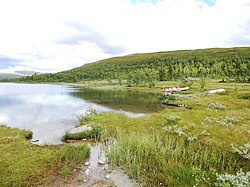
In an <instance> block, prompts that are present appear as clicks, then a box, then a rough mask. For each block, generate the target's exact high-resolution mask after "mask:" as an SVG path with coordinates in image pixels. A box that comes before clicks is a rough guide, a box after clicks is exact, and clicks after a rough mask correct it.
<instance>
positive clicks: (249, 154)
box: [231, 143, 250, 160]
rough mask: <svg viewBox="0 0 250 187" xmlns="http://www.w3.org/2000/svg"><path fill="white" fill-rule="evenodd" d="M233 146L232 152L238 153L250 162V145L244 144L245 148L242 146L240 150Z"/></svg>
mask: <svg viewBox="0 0 250 187" xmlns="http://www.w3.org/2000/svg"><path fill="white" fill-rule="evenodd" d="M231 146H232V152H233V153H237V154H239V155H241V156H242V157H243V158H245V159H247V160H250V152H249V151H250V144H249V143H247V144H244V145H243V146H240V147H239V148H237V147H234V146H233V145H231Z"/></svg>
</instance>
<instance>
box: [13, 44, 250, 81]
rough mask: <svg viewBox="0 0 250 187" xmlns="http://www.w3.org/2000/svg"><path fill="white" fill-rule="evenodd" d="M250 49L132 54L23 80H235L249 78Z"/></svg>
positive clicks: (21, 79)
mask: <svg viewBox="0 0 250 187" xmlns="http://www.w3.org/2000/svg"><path fill="white" fill-rule="evenodd" d="M249 69H250V47H241V48H214V49H200V50H182V51H169V52H156V53H145V54H133V55H127V56H122V57H113V58H109V59H105V60H101V61H98V62H94V63H90V64H85V65H83V66H81V67H78V68H74V69H72V70H68V71H64V72H59V73H56V74H45V75H34V76H31V77H24V78H20V79H18V80H17V81H21V82H22V81H25V82H80V81H86V80H108V81H110V80H117V82H118V83H119V84H122V83H123V81H124V82H125V83H126V84H127V85H133V84H136V85H138V84H144V83H148V82H154V81H156V80H176V79H182V78H185V77H202V76H204V77H210V78H223V79H230V78H234V79H237V80H241V81H246V80H248V79H249V77H250V71H249Z"/></svg>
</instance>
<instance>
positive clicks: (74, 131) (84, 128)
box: [68, 125, 92, 134]
mask: <svg viewBox="0 0 250 187" xmlns="http://www.w3.org/2000/svg"><path fill="white" fill-rule="evenodd" d="M91 130H92V127H90V126H87V125H84V126H80V127H76V128H74V129H71V130H70V131H69V132H68V133H69V134H78V133H81V132H84V131H91Z"/></svg>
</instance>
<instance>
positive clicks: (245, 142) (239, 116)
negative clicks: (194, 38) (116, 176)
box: [0, 47, 250, 186]
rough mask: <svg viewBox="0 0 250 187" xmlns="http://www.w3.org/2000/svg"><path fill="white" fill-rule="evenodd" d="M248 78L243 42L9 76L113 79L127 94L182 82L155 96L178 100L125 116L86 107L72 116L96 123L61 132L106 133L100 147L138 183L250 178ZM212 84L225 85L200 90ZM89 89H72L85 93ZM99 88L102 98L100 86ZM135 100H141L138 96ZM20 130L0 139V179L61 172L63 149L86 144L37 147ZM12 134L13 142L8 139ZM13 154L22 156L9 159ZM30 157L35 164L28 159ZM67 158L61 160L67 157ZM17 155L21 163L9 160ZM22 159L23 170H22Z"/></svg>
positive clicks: (32, 179) (241, 182)
mask: <svg viewBox="0 0 250 187" xmlns="http://www.w3.org/2000/svg"><path fill="white" fill-rule="evenodd" d="M166 80H167V81H166ZM249 80H250V48H249V47H244V48H228V49H202V50H189V51H173V52H158V53H148V54H133V55H127V56H124V57H114V58H110V59H106V60H101V61H99V62H95V63H91V64H86V65H84V66H82V67H79V68H75V69H72V70H68V71H64V72H59V73H56V74H43V75H33V76H30V77H22V78H19V79H15V80H10V81H15V82H30V83H38V82H39V83H46V82H50V83H51V82H53V83H61V82H64V83H76V84H77V85H79V86H93V85H94V86H96V87H100V86H103V85H104V84H105V85H108V88H110V87H111V86H110V85H112V86H114V85H115V88H116V89H121V90H122V89H129V90H130V91H131V92H130V93H129V94H131V93H133V91H143V92H145V91H147V92H154V93H159V92H161V91H162V88H164V87H173V86H181V87H186V86H188V87H190V90H188V91H187V92H185V93H184V94H180V95H175V96H173V95H172V96H170V97H169V96H164V97H161V99H164V100H165V101H166V102H165V103H171V104H173V105H176V106H178V107H174V108H171V109H169V108H168V109H165V110H162V111H160V112H158V113H154V114H152V115H150V116H145V117H139V118H128V117H126V116H125V115H122V114H114V113H97V112H95V111H94V110H90V111H88V112H89V113H87V114H86V115H83V116H79V120H80V125H92V124H98V125H94V126H93V130H91V131H88V132H84V133H79V134H74V135H72V134H69V133H67V134H66V135H65V136H64V140H67V139H83V138H96V139H100V140H102V139H106V138H107V137H109V138H110V141H111V142H112V141H113V142H114V144H112V145H111V149H110V151H109V152H108V157H109V161H110V162H111V165H114V166H120V167H122V168H123V169H124V170H125V171H126V172H127V173H128V174H129V175H130V176H131V177H132V178H134V179H136V180H137V181H138V182H139V183H141V184H142V185H143V186H237V185H238V186H250V175H249V173H250V172H249V171H250V162H249V158H250V156H249V154H250V153H249V143H250V142H249V140H250V129H249V124H250V117H249V113H250V102H249V98H250V94H249V93H250V85H249ZM219 88H224V89H225V90H226V92H223V93H218V94H214V95H211V94H207V91H208V90H213V89H219ZM107 92H108V91H107ZM91 93H92V92H91V91H89V93H86V94H85V95H80V94H78V93H73V94H72V95H74V96H76V97H79V98H85V99H88V98H90V97H88V94H91ZM117 93H118V92H117ZM97 95H98V94H97ZM99 95H102V96H103V97H104V98H109V97H108V93H107V94H106V93H102V94H99ZM118 95H119V96H120V97H114V98H112V99H113V100H114V101H115V102H116V103H118V106H117V107H119V103H121V104H124V103H122V102H124V100H122V99H121V97H123V96H121V95H120V94H118ZM165 97H166V98H165ZM141 99H142V98H141ZM121 100H122V101H121ZM125 102H127V103H128V101H126V100H125ZM138 102H139V103H141V104H142V105H144V103H143V102H141V101H140V99H138ZM102 104H103V103H102ZM104 104H106V105H108V104H110V103H109V101H108V102H106V103H105V102H104ZM1 128H4V127H1ZM8 130H9V129H8ZM13 131H14V130H13ZM18 132H20V131H18ZM22 133H24V134H19V135H18V136H17V135H13V138H10V139H9V137H12V136H9V135H6V136H3V137H4V138H3V140H2V139H0V146H1V147H0V148H1V150H4V149H6V150H4V151H3V152H4V153H5V154H2V156H0V169H1V171H0V176H1V179H2V176H3V178H4V180H0V182H2V181H3V182H5V181H7V182H8V183H6V184H5V183H3V184H2V185H5V186H6V185H7V186H8V185H13V186H15V185H17V184H21V185H33V184H35V185H36V184H40V183H46V182H49V181H50V180H51V179H50V178H48V174H54V173H55V172H56V171H57V172H58V173H59V174H61V175H63V176H69V174H70V171H71V170H70V169H68V168H70V167H68V164H66V166H65V165H64V164H65V160H66V161H67V159H69V158H70V159H69V160H71V158H73V157H71V156H69V157H68V156H67V154H70V153H69V152H68V151H67V150H69V149H70V150H75V149H79V150H81V149H84V150H85V152H86V153H87V152H88V151H87V149H86V147H78V148H72V147H67V146H63V147H49V146H47V147H45V148H39V147H36V146H34V145H30V144H29V143H28V142H27V141H25V138H24V136H25V132H24V131H22ZM26 136H28V135H26ZM16 137H19V138H18V142H17V143H16V144H14V143H15V142H16V141H14V140H15V138H16ZM19 139H20V140H19ZM1 141H3V142H4V143H2V144H1ZM17 145H18V146H17ZM19 145H22V146H19ZM5 147H6V148H5ZM13 147H14V148H13ZM11 148H12V149H11ZM27 149H28V150H29V151H26V150H27ZM11 151H12V152H13V153H12V152H11ZM52 151H53V154H52V153H51V152H52ZM76 151H77V150H76ZM16 152H18V154H16ZM40 152H42V153H40ZM10 154H11V155H15V157H17V158H15V157H12V156H11V157H10V156H9V155H10ZM40 154H41V155H40ZM75 154H77V153H76V152H75ZM81 154H83V153H81ZM33 155H35V156H34V157H33ZM44 155H46V156H44ZM85 155H86V154H85ZM21 156H22V157H21ZM43 156H44V157H43ZM2 157H3V158H2ZM19 157H21V158H19ZM25 158H29V162H30V163H31V164H30V163H28V162H27V163H26V160H27V159H25ZM77 158H78V157H77ZM14 159H16V160H21V161H22V162H17V163H14ZM76 160H77V159H76ZM36 162H38V164H34V163H36ZM67 162H69V163H70V164H69V166H72V164H71V163H75V162H70V161H67ZM20 163H24V164H23V165H17V164H20ZM58 163H59V164H58ZM76 163H78V161H77V162H76ZM26 165H28V169H27V172H26V170H25V171H22V169H23V168H24V167H26ZM41 166H42V167H41ZM1 167H2V168H1ZM65 167H66V168H65ZM5 168H8V169H5ZM13 168H14V169H13ZM10 171H12V172H13V173H14V174H12V173H10ZM8 172H9V173H10V174H9V173H8ZM6 173H7V174H6ZM12 176H14V177H13V178H12ZM52 176H53V175H52ZM23 181H24V183H22V182H23ZM37 181H39V182H37ZM0 185H1V183H0Z"/></svg>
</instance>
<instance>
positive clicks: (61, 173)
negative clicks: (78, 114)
mask: <svg viewBox="0 0 250 187" xmlns="http://www.w3.org/2000/svg"><path fill="white" fill-rule="evenodd" d="M31 136H32V133H31V132H30V131H26V130H18V129H10V128H8V127H5V126H0V150H1V154H0V186H3V187H4V186H6V187H7V186H38V185H42V184H50V183H51V182H52V181H54V180H58V178H59V179H61V180H65V182H66V181H67V180H68V179H69V178H70V176H71V175H72V172H73V169H74V168H75V167H77V166H79V164H81V163H83V161H84V158H85V157H87V156H88V155H89V148H87V146H86V145H79V146H65V145H63V146H43V147H39V146H36V145H33V144H31V143H29V142H28V141H27V138H31Z"/></svg>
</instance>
